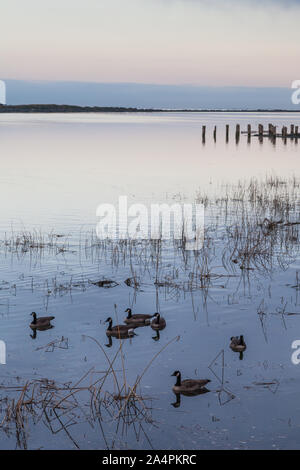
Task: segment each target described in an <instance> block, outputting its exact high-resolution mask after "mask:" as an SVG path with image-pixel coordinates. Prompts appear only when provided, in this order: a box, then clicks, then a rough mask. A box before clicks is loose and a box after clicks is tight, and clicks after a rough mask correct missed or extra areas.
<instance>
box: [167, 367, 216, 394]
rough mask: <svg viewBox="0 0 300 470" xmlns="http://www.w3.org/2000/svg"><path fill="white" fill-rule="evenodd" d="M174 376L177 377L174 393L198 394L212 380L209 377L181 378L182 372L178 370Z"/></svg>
mask: <svg viewBox="0 0 300 470" xmlns="http://www.w3.org/2000/svg"><path fill="white" fill-rule="evenodd" d="M172 376H175V377H177V380H176V384H175V385H174V387H173V392H174V393H182V394H191V395H192V394H197V393H201V392H202V391H203V390H204V388H205V385H207V384H208V383H209V382H210V380H209V379H185V380H181V372H180V371H179V370H176V371H175V372H174V373H173V374H172Z"/></svg>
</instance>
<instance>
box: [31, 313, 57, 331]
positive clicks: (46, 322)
mask: <svg viewBox="0 0 300 470" xmlns="http://www.w3.org/2000/svg"><path fill="white" fill-rule="evenodd" d="M30 315H32V316H33V320H32V322H31V323H30V328H32V329H33V330H35V329H37V330H43V329H44V330H48V328H49V326H50V327H52V325H51V324H50V322H51V320H54V318H55V317H37V316H36V313H35V312H32V313H31V314H30Z"/></svg>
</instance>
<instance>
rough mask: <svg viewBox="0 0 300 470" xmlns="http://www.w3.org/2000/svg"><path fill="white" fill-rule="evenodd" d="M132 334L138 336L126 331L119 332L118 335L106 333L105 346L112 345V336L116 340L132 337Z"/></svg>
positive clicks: (109, 346)
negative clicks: (106, 341) (106, 340)
mask: <svg viewBox="0 0 300 470" xmlns="http://www.w3.org/2000/svg"><path fill="white" fill-rule="evenodd" d="M134 336H138V335H137V334H136V333H135V332H133V333H131V334H128V333H120V334H119V335H118V336H114V335H107V338H108V343H107V344H105V346H106V347H107V348H111V347H112V345H113V338H115V340H118V339H132V338H133V337H134Z"/></svg>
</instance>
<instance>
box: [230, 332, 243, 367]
mask: <svg viewBox="0 0 300 470" xmlns="http://www.w3.org/2000/svg"><path fill="white" fill-rule="evenodd" d="M230 339H231V343H230V349H232V351H234V352H238V353H240V357H239V359H240V361H242V360H243V357H244V351H245V350H246V348H247V346H246V343H245V340H244V336H243V335H241V336H240V337H238V336H232V337H231V338H230Z"/></svg>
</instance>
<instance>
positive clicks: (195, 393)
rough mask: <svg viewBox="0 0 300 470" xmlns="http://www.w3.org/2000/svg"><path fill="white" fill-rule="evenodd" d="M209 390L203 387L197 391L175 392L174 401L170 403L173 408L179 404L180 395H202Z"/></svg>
mask: <svg viewBox="0 0 300 470" xmlns="http://www.w3.org/2000/svg"><path fill="white" fill-rule="evenodd" d="M208 392H210V390H208V389H207V388H206V387H203V388H202V389H201V390H198V391H197V392H196V391H195V392H181V393H175V392H174V393H175V396H176V401H175V402H174V403H171V405H172V406H174V408H179V407H180V405H181V395H183V396H184V397H196V396H198V395H204V394H205V393H208Z"/></svg>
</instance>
